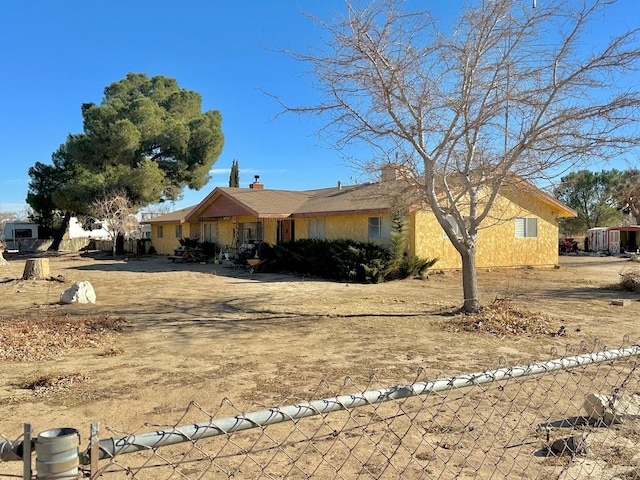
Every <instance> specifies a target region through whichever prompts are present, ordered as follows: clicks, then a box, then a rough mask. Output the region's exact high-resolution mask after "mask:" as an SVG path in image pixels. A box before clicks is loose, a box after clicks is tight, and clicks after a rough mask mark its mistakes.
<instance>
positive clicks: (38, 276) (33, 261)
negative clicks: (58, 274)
mask: <svg viewBox="0 0 640 480" xmlns="http://www.w3.org/2000/svg"><path fill="white" fill-rule="evenodd" d="M49 276H50V272H49V259H48V258H30V259H28V260H27V263H26V264H25V266H24V273H23V274H22V279H23V280H46V279H47V278H49Z"/></svg>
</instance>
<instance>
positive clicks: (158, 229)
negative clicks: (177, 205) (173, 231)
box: [156, 225, 164, 238]
mask: <svg viewBox="0 0 640 480" xmlns="http://www.w3.org/2000/svg"><path fill="white" fill-rule="evenodd" d="M163 235H164V227H163V226H162V225H158V226H157V227H156V237H157V238H162V236H163Z"/></svg>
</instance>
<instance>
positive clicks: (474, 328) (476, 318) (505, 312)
mask: <svg viewBox="0 0 640 480" xmlns="http://www.w3.org/2000/svg"><path fill="white" fill-rule="evenodd" d="M447 322H448V325H449V326H448V328H449V329H450V330H454V331H459V330H464V331H467V332H483V333H487V334H489V335H496V336H500V337H504V336H527V337H534V336H562V335H564V334H565V328H564V326H563V325H561V322H560V320H558V319H556V318H555V317H552V316H550V315H544V314H542V313H536V312H529V311H527V310H523V309H520V308H517V307H515V306H514V305H513V304H512V302H511V301H509V300H506V299H499V300H495V301H494V302H493V303H491V304H490V305H488V306H486V307H484V308H483V309H482V311H481V312H479V313H475V314H472V315H458V316H456V317H454V318H453V319H451V320H448V321H447Z"/></svg>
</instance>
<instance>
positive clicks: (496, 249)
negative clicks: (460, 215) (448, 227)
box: [412, 194, 558, 269]
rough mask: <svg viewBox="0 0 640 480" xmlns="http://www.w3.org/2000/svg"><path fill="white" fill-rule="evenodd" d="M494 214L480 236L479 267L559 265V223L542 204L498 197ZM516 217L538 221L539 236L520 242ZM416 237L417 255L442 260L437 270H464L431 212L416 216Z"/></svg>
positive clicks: (530, 198) (422, 212)
mask: <svg viewBox="0 0 640 480" xmlns="http://www.w3.org/2000/svg"><path fill="white" fill-rule="evenodd" d="M525 202H526V203H525ZM525 205H526V207H525ZM492 211H493V212H496V215H494V218H492V219H490V220H487V221H485V222H484V224H483V225H482V226H481V230H480V231H479V233H478V244H477V250H476V266H477V267H479V268H487V267H518V266H552V265H556V264H557V263H558V222H557V220H556V218H555V215H554V214H553V212H552V211H550V209H549V208H548V207H546V206H545V205H544V204H543V202H542V201H540V200H538V199H536V198H533V197H532V196H530V195H527V196H526V199H525V197H524V196H520V195H518V194H514V195H512V198H510V199H506V198H505V197H498V199H497V200H496V203H495V205H494V207H493V210H492ZM498 212H499V213H498ZM516 217H523V218H536V219H537V236H536V237H527V238H516V235H515V230H516V227H515V225H516V220H515V219H516ZM412 236H413V237H414V239H415V247H414V252H415V254H416V255H418V256H420V257H423V258H434V257H439V260H438V263H437V264H436V268H445V269H446V268H461V266H462V262H461V260H460V254H459V253H458V252H457V251H456V249H455V248H454V247H453V245H452V244H451V242H450V240H449V239H448V238H447V237H446V236H445V234H444V230H443V229H442V227H441V226H440V224H439V223H438V221H437V220H436V218H435V216H434V215H432V214H431V213H430V212H428V211H419V212H416V213H415V220H414V222H413V228H412Z"/></svg>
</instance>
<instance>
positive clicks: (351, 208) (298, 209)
mask: <svg viewBox="0 0 640 480" xmlns="http://www.w3.org/2000/svg"><path fill="white" fill-rule="evenodd" d="M518 183H519V189H521V190H522V189H524V190H526V191H529V192H530V193H531V194H532V195H536V196H538V198H541V199H542V200H543V201H545V202H546V203H547V204H549V205H550V206H552V207H553V208H555V209H557V210H558V213H559V216H574V215H575V212H573V210H572V209H570V208H569V207H567V206H566V205H564V204H562V203H561V202H559V201H558V200H556V199H554V198H553V197H551V196H549V195H547V194H546V193H544V192H543V191H541V190H540V189H538V188H536V187H535V186H533V185H531V184H530V183H528V182H526V181H524V180H521V179H519V182H518ZM411 192H412V190H411V189H410V188H408V186H407V184H406V183H403V182H402V181H385V182H375V183H364V184H359V185H348V186H342V185H338V186H336V187H331V188H321V189H315V190H301V191H295V190H269V189H262V188H260V189H253V188H234V187H216V188H215V189H214V190H213V191H212V192H211V193H209V195H207V196H206V197H205V198H204V199H203V200H202V201H201V202H200V203H199V204H198V205H194V206H192V207H188V208H183V209H182V210H178V211H176V212H172V213H169V214H167V215H162V216H159V217H156V218H153V219H151V220H147V221H145V222H142V223H184V222H188V221H198V220H201V219H208V218H221V217H227V216H233V215H252V216H255V217H258V218H290V217H292V218H301V217H302V218H304V217H312V216H313V217H316V216H326V215H350V214H356V213H358V214H376V213H383V212H386V211H389V210H390V209H392V208H397V207H399V206H400V203H401V202H402V204H403V207H404V208H405V209H407V208H415V207H416V205H418V204H419V202H418V200H417V199H416V198H415V194H412V193H411Z"/></svg>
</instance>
